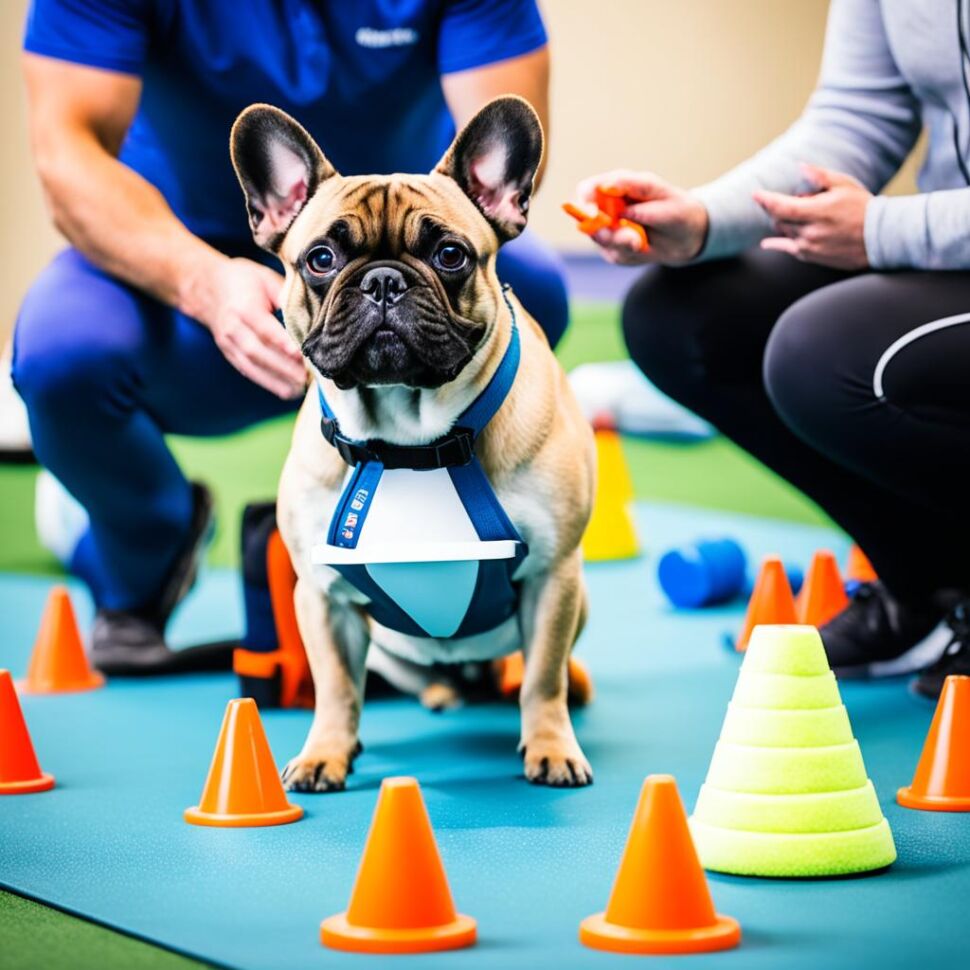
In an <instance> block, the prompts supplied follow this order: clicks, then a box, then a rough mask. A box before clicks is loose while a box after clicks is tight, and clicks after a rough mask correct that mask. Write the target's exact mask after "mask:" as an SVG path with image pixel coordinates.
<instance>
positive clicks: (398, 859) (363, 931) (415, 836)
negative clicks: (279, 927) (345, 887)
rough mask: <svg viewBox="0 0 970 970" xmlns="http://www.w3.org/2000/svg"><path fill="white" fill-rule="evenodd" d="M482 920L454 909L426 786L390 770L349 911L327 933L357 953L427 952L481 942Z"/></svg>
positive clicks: (323, 932)
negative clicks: (479, 924) (478, 932)
mask: <svg viewBox="0 0 970 970" xmlns="http://www.w3.org/2000/svg"><path fill="white" fill-rule="evenodd" d="M475 935H476V929H475V920H473V919H472V918H471V917H470V916H461V915H460V914H458V913H456V912H455V904H454V903H453V902H452V899H451V890H450V889H449V888H448V877H447V876H446V875H445V870H444V866H443V865H442V864H441V857H440V856H439V855H438V846H437V845H436V844H435V839H434V833H433V832H432V831H431V821H430V819H429V818H428V812H427V809H425V807H424V799H423V798H422V797H421V788H420V787H419V786H418V783H417V781H416V780H415V779H414V778H385V779H384V783H383V784H382V785H381V793H380V795H379V796H378V799H377V808H376V809H375V810H374V818H373V820H372V821H371V826H370V832H369V833H368V835H367V844H366V845H365V846H364V854H363V857H362V858H361V861H360V869H358V870H357V880H356V881H355V883H354V888H353V891H352V892H351V894H350V905H349V906H348V907H347V911H346V912H345V913H340V914H338V915H337V916H330V917H328V918H327V919H325V920H324V921H323V923H322V924H321V925H320V940H321V942H322V943H323V944H324V946H329V947H332V948H333V949H335V950H351V951H353V952H356V953H426V952H430V951H432V950H455V949H458V948H459V947H463V946H471V944H473V943H474V942H475Z"/></svg>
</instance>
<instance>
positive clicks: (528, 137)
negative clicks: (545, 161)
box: [435, 95, 542, 242]
mask: <svg viewBox="0 0 970 970" xmlns="http://www.w3.org/2000/svg"><path fill="white" fill-rule="evenodd" d="M540 161H542V125H541V124H540V123H539V116H538V115H537V114H536V112H535V109H534V108H533V107H532V105H531V104H529V102H528V101H526V100H525V99H524V98H519V97H515V96H513V95H506V96H504V97H501V98H496V99H495V100H494V101H490V102H489V103H488V104H487V105H485V107H484V108H482V110H481V111H479V112H478V114H477V115H475V117H474V118H472V120H471V121H469V122H468V124H467V125H465V127H464V128H462V130H461V131H460V132H458V135H457V136H456V137H455V140H454V141H453V142H452V144H451V147H450V148H449V149H448V151H447V152H445V155H444V157H443V158H442V159H441V161H440V162H438V165H437V167H436V168H435V171H436V172H440V173H442V174H443V175H448V176H450V177H451V178H453V179H454V180H455V181H456V182H457V183H458V184H459V185H460V186H461V188H462V190H463V191H464V193H465V194H466V195H467V196H468V197H469V198H470V199H471V200H472V202H474V203H475V205H476V206H478V208H479V210H480V211H481V213H482V215H484V216H485V218H486V219H487V220H488V221H489V222H490V223H491V225H492V228H493V229H494V230H495V233H496V235H497V236H498V237H499V239H500V240H501V241H502V242H505V241H506V240H509V239H513V238H514V237H515V236H517V235H518V234H519V233H520V232H522V230H523V229H524V228H525V223H526V218H527V213H528V211H529V199H530V198H531V196H532V183H533V181H534V180H535V174H536V170H537V169H538V168H539V162H540Z"/></svg>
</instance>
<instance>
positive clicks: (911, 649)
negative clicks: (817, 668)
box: [819, 580, 950, 679]
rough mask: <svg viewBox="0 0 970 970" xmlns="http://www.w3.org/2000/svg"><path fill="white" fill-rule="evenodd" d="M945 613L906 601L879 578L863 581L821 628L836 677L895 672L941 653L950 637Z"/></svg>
mask: <svg viewBox="0 0 970 970" xmlns="http://www.w3.org/2000/svg"><path fill="white" fill-rule="evenodd" d="M943 616H944V611H943V610H942V609H939V608H937V607H934V606H926V607H923V606H920V607H912V606H909V605H907V604H905V603H901V602H900V601H899V600H897V599H895V597H893V596H892V595H891V594H890V592H889V590H887V589H886V587H885V586H883V584H882V583H881V582H879V581H878V580H877V581H876V582H873V583H860V584H859V586H858V587H857V588H856V589H855V590H854V591H853V593H852V599H851V601H850V602H849V605H848V606H847V607H846V608H845V609H844V610H843V611H842V612H841V613H839V614H838V615H837V616H835V617H833V618H832V619H831V620H829V622H828V623H826V624H825V626H823V627H822V628H821V629H820V630H819V633H820V634H821V635H822V642H823V643H824V644H825V652H826V654H827V655H828V658H829V663H830V664H831V665H832V670H833V671H834V672H835V674H836V676H837V677H842V678H845V679H851V678H865V677H892V676H895V675H898V674H907V673H912V672H913V671H915V670H921V669H922V668H923V667H926V666H928V665H929V664H931V663H933V662H934V661H935V660H937V659H938V658H939V656H940V654H941V653H942V652H943V650H944V648H945V647H946V644H947V641H948V640H949V637H950V632H949V630H948V629H947V628H946V626H945V625H944V624H943V623H942V622H941V620H942V619H943Z"/></svg>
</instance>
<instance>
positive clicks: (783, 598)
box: [735, 556, 797, 652]
mask: <svg viewBox="0 0 970 970" xmlns="http://www.w3.org/2000/svg"><path fill="white" fill-rule="evenodd" d="M796 622H797V620H796V617H795V597H794V596H792V591H791V585H790V584H789V582H788V576H787V575H785V567H784V565H783V564H782V561H781V559H779V558H778V557H777V556H765V558H764V559H763V560H762V561H761V571H760V572H759V573H758V579H757V580H756V581H755V584H754V592H753V593H752V594H751V599H750V600H749V601H748V612H747V614H746V615H745V617H744V626H743V627H742V629H741V636H739V637H738V640H737V643H736V644H735V649H736V650H738V651H739V652H740V651H743V650H747V648H748V640H749V639H750V638H751V631H752V630H754V628H755V627H756V626H762V625H766V624H772V623H786V624H787V623H796Z"/></svg>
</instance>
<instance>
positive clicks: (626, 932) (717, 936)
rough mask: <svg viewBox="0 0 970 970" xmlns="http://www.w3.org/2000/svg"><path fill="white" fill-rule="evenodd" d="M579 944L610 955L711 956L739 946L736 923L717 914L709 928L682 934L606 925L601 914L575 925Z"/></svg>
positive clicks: (671, 931)
mask: <svg viewBox="0 0 970 970" xmlns="http://www.w3.org/2000/svg"><path fill="white" fill-rule="evenodd" d="M579 942H580V943H583V944H584V945H585V946H589V947H592V948H593V949H594V950H609V951H610V952H611V953H711V952H713V951H714V950H730V949H732V948H733V947H736V946H737V945H738V944H739V943H740V942H741V926H740V924H739V923H738V921H737V920H736V919H732V918H731V917H730V916H721V915H720V914H718V917H717V922H716V923H715V924H714V925H713V926H700V927H697V928H695V929H686V930H645V929H637V928H635V927H631V926H618V925H617V924H616V923H610V922H607V919H606V914H605V913H597V914H596V915H595V916H587V917H586V919H584V920H583V921H582V923H580V924H579Z"/></svg>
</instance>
